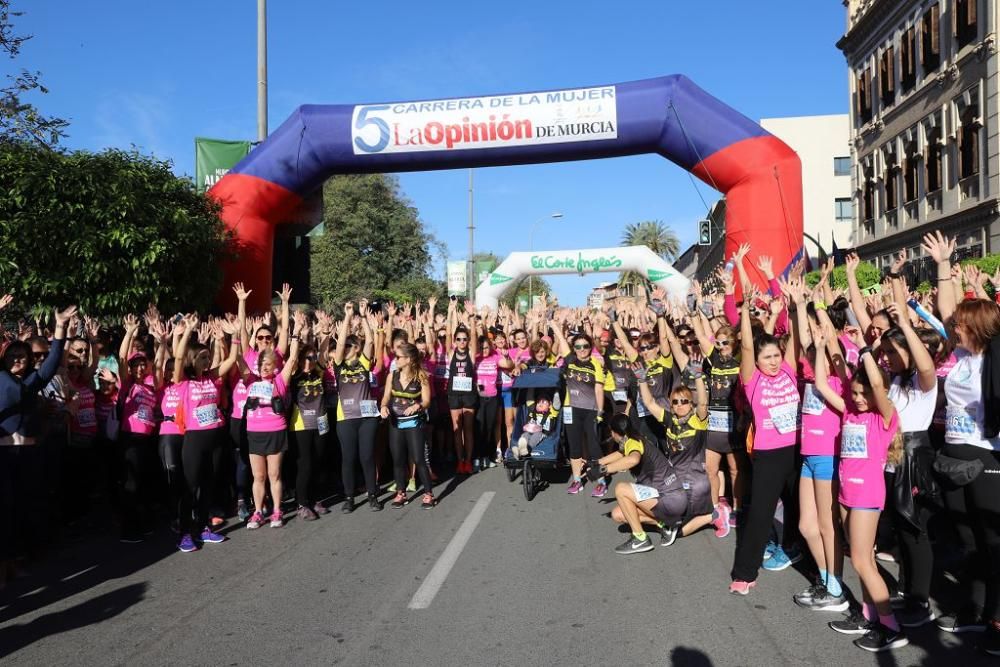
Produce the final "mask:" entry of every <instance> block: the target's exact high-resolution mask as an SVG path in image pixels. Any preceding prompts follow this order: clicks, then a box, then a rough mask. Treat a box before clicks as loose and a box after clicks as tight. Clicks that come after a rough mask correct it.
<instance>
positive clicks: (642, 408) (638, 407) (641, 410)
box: [635, 396, 649, 419]
mask: <svg viewBox="0 0 1000 667" xmlns="http://www.w3.org/2000/svg"><path fill="white" fill-rule="evenodd" d="M635 413H636V415H638V416H639V419H643V418H644V417H648V416H649V410H647V409H646V402H645V401H643V400H642V397H641V396H640V397H639V400H638V401H636V402H635Z"/></svg>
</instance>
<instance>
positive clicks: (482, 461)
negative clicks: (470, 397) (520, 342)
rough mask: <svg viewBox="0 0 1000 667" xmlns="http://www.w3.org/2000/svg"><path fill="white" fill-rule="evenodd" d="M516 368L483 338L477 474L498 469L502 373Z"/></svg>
mask: <svg viewBox="0 0 1000 667" xmlns="http://www.w3.org/2000/svg"><path fill="white" fill-rule="evenodd" d="M512 368H514V362H512V361H511V360H510V359H509V358H507V357H506V356H504V355H502V354H500V352H499V351H498V350H497V349H496V348H495V347H494V346H493V341H492V340H491V339H490V337H489V336H486V335H481V336H479V354H477V355H476V384H477V385H478V389H479V409H478V410H476V444H475V448H474V449H473V452H478V453H477V454H474V458H473V459H472V469H473V472H475V471H477V470H480V469H485V468H495V467H496V465H497V464H496V462H495V461H494V458H495V445H496V440H495V438H494V436H495V434H496V428H497V423H498V422H497V419H498V418H499V416H500V406H501V403H500V371H501V369H502V370H511V369H512Z"/></svg>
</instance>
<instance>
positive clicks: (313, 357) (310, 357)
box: [303, 354, 319, 361]
mask: <svg viewBox="0 0 1000 667" xmlns="http://www.w3.org/2000/svg"><path fill="white" fill-rule="evenodd" d="M303 358H304V359H305V360H306V361H316V360H317V359H319V357H317V356H316V355H315V354H307V355H306V356H305V357H303Z"/></svg>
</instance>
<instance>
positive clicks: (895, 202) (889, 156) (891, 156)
mask: <svg viewBox="0 0 1000 667" xmlns="http://www.w3.org/2000/svg"><path fill="white" fill-rule="evenodd" d="M884 155H885V171H884V172H883V173H882V180H883V182H884V183H885V210H886V211H887V212H888V211H893V210H895V209H896V207H897V206H899V190H898V188H897V186H896V181H897V178H896V173H897V172H898V171H899V166H898V165H897V164H896V155H895V153H890V152H889V151H888V150H886V151H885V153H884Z"/></svg>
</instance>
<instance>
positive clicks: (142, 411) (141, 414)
mask: <svg viewBox="0 0 1000 667" xmlns="http://www.w3.org/2000/svg"><path fill="white" fill-rule="evenodd" d="M135 418H136V419H138V420H139V421H141V422H142V423H143V424H155V423H156V419H155V417H154V416H153V408H151V407H149V406H148V405H140V406H139V407H138V409H136V411H135Z"/></svg>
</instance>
